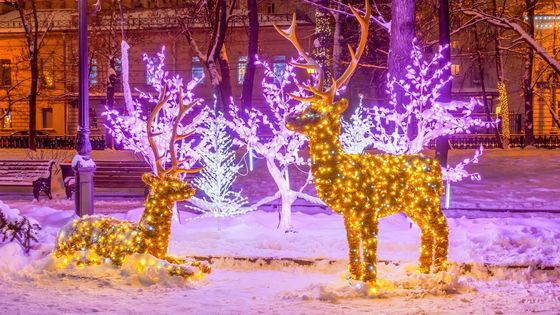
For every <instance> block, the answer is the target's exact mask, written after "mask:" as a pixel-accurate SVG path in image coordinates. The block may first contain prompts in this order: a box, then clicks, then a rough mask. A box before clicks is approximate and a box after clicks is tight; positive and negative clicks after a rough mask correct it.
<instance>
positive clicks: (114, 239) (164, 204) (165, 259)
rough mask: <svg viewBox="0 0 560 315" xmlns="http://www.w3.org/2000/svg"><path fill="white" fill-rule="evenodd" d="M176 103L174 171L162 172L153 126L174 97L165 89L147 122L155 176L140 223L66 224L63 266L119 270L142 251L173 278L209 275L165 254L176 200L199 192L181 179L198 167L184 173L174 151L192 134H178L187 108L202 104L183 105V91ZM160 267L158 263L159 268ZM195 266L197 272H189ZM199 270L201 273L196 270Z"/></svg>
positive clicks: (60, 246) (88, 220)
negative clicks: (71, 263)
mask: <svg viewBox="0 0 560 315" xmlns="http://www.w3.org/2000/svg"><path fill="white" fill-rule="evenodd" d="M177 94H178V96H177V97H176V98H177V99H176V102H177V103H178V104H179V111H178V115H177V118H176V119H175V120H174V121H173V125H172V128H173V129H172V130H173V133H172V135H171V139H170V140H169V146H168V150H169V153H168V154H169V157H170V162H171V167H170V168H168V169H165V168H164V164H165V163H164V162H163V161H164V159H165V157H166V156H167V154H165V153H163V154H162V153H160V152H159V148H158V145H157V143H156V141H155V140H154V138H155V137H157V136H161V135H162V133H161V132H155V131H154V130H153V128H152V126H153V122H154V121H155V120H156V118H157V116H158V113H159V112H160V111H161V110H162V108H163V107H164V106H165V105H166V104H168V103H169V100H170V98H171V96H172V95H173V93H169V94H168V93H167V89H166V87H165V86H163V88H162V90H161V91H160V97H159V100H158V103H157V105H156V106H155V108H154V110H153V111H152V113H151V114H150V117H149V119H148V121H147V124H146V125H147V126H146V127H147V135H148V142H149V144H150V147H151V149H152V151H153V156H154V157H155V166H156V171H155V174H150V173H147V174H144V175H143V176H142V181H144V183H145V184H146V185H147V186H148V187H149V191H150V193H149V195H148V196H147V197H146V202H145V207H144V212H143V214H142V217H141V218H140V220H139V221H138V223H134V222H131V221H126V220H118V219H115V218H112V217H105V216H85V217H83V218H80V219H77V220H73V221H72V222H70V223H68V224H67V225H66V226H65V227H63V228H62V230H61V231H60V232H59V234H58V237H57V241H56V248H55V251H54V255H55V256H56V257H58V258H61V257H65V259H64V260H65V263H66V262H67V261H68V260H70V261H75V262H76V263H77V264H88V265H91V264H100V263H102V262H104V261H107V260H109V261H111V262H112V263H113V264H115V265H117V266H121V265H122V264H123V262H124V260H125V259H126V257H128V256H130V255H132V254H135V253H139V254H146V253H148V254H151V255H153V256H155V257H156V258H157V259H159V260H160V263H162V264H161V265H163V266H165V268H166V269H167V271H168V272H169V274H171V275H178V276H182V277H185V278H188V277H191V276H193V275H195V274H196V273H199V274H200V273H206V272H210V268H209V266H207V265H205V264H201V263H200V262H192V263H191V264H190V266H186V265H185V264H184V260H183V259H177V258H174V257H171V256H167V247H168V245H169V239H170V236H171V218H172V215H173V207H174V205H175V203H176V202H177V201H182V200H186V199H188V198H190V197H192V196H193V195H194V193H195V189H194V188H193V187H192V186H191V185H190V184H189V183H188V182H185V181H183V180H181V179H180V177H179V176H178V175H179V174H180V173H191V172H197V171H199V170H197V169H185V168H181V167H180V166H179V165H180V164H181V163H184V162H186V161H188V159H186V160H178V159H177V153H176V151H175V145H176V142H177V141H178V140H180V139H185V138H187V137H188V136H190V135H191V134H190V133H188V134H179V129H178V128H179V126H180V124H181V120H182V119H183V118H184V116H185V115H186V113H187V112H188V110H189V108H190V107H191V106H192V105H193V104H195V103H196V102H197V101H198V100H195V101H193V102H191V103H190V104H184V103H183V92H182V89H180V88H179V90H178V91H177ZM158 266H159V265H158ZM191 267H194V268H191ZM196 269H198V272H197V270H196Z"/></svg>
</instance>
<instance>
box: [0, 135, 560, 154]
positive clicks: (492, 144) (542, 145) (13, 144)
mask: <svg viewBox="0 0 560 315" xmlns="http://www.w3.org/2000/svg"><path fill="white" fill-rule="evenodd" d="M90 142H91V147H92V149H93V150H105V149H106V148H107V143H106V141H105V137H104V136H92V137H90ZM36 143H37V148H39V149H57V150H72V149H75V148H76V137H74V136H42V135H41V136H37V137H36ZM449 143H450V144H451V147H452V148H454V149H477V148H479V147H480V146H483V147H484V148H486V149H495V148H498V140H497V139H496V135H495V134H460V135H452V136H450V137H449ZM509 145H510V147H512V148H524V147H525V146H526V145H525V136H524V135H523V134H512V135H511V137H510V140H509ZM534 146H535V147H536V148H539V149H560V135H552V136H537V137H535V143H534ZM27 147H29V136H0V149H18V148H27ZM429 147H430V148H432V149H433V148H435V141H432V142H431V143H430V145H429ZM115 149H117V150H122V149H123V148H122V145H118V144H115Z"/></svg>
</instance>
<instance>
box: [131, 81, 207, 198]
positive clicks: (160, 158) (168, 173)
mask: <svg viewBox="0 0 560 315" xmlns="http://www.w3.org/2000/svg"><path fill="white" fill-rule="evenodd" d="M170 98H171V95H167V89H166V87H165V85H163V88H162V91H161V94H160V98H159V100H158V103H157V105H156V106H155V108H154V110H153V111H152V113H151V114H150V117H149V118H148V121H147V126H146V127H147V133H148V142H149V144H150V148H151V149H152V152H153V154H154V158H155V164H156V165H155V166H156V174H150V173H147V174H144V175H143V176H142V181H143V182H144V183H146V185H148V187H149V188H150V192H152V193H154V194H155V195H160V196H165V197H166V198H167V199H168V200H169V201H172V202H175V201H180V200H185V199H189V198H190V197H192V196H193V195H194V193H195V189H194V188H193V187H192V186H191V185H190V184H189V183H188V182H186V181H183V180H181V178H180V177H179V174H181V173H196V172H198V171H200V169H185V168H181V167H180V165H181V164H182V163H184V162H186V161H188V159H186V160H178V159H177V152H176V151H175V145H176V142H177V141H180V140H182V139H185V138H187V137H189V136H191V135H192V133H193V132H191V133H187V134H182V135H179V134H178V133H179V126H180V124H181V121H182V120H183V118H184V117H185V115H186V113H187V112H188V110H189V108H191V107H192V106H193V105H194V104H196V103H197V102H198V101H199V100H198V99H197V100H194V101H192V102H190V103H189V104H184V103H183V91H182V89H179V95H178V103H179V113H178V114H177V118H176V119H175V120H174V121H173V125H172V126H171V128H172V133H171V139H170V140H169V156H170V157H171V165H170V167H169V168H167V169H166V168H165V165H164V164H165V163H164V158H165V156H166V155H167V154H165V153H163V154H162V153H160V152H159V149H158V146H157V143H156V141H155V140H154V137H157V136H159V135H161V133H156V132H154V131H153V127H152V126H153V123H154V121H155V119H156V117H157V115H158V113H159V112H160V111H161V109H162V108H163V106H164V105H165V104H167V103H168V102H169V99H170Z"/></svg>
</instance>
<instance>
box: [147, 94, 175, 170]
mask: <svg viewBox="0 0 560 315" xmlns="http://www.w3.org/2000/svg"><path fill="white" fill-rule="evenodd" d="M166 94H167V88H166V87H165V85H163V86H162V89H161V93H160V98H159V100H158V102H157V104H156V106H155V107H154V110H153V111H152V113H151V114H150V117H149V118H148V122H147V126H146V129H147V132H148V142H149V143H150V147H151V148H152V152H153V153H154V159H155V163H156V168H157V169H156V172H157V174H156V175H157V176H162V175H163V172H164V169H163V165H162V164H161V160H162V159H163V158H164V157H165V155H162V154H160V153H159V149H158V147H157V143H156V141H155V140H154V137H157V136H159V135H161V134H162V133H161V132H158V133H155V132H153V131H152V125H153V123H154V120H155V119H156V117H157V115H158V114H159V112H160V111H161V109H162V108H163V105H165V104H167V102H169V98H170V97H171V96H167V95H166Z"/></svg>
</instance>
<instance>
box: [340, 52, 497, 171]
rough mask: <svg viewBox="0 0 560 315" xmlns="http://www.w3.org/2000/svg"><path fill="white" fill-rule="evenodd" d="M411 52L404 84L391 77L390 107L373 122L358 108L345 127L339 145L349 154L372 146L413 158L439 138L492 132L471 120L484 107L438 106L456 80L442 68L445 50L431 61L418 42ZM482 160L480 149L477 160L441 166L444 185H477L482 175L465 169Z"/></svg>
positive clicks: (376, 112) (375, 111)
mask: <svg viewBox="0 0 560 315" xmlns="http://www.w3.org/2000/svg"><path fill="white" fill-rule="evenodd" d="M412 47H413V48H412V52H411V54H410V60H411V64H410V65H408V66H407V67H406V68H405V69H406V75H405V77H406V80H397V79H395V78H394V77H390V76H389V77H388V82H387V94H388V96H389V106H373V107H372V109H371V111H370V112H371V116H368V115H366V114H365V113H364V112H363V109H361V106H359V107H358V110H360V111H362V112H361V113H360V112H358V113H356V114H354V115H353V116H352V118H351V119H352V121H351V122H343V127H344V128H345V130H344V131H343V133H342V135H341V138H342V139H341V140H343V141H342V142H343V143H345V147H346V148H352V147H354V148H358V149H360V148H361V150H363V147H364V145H365V146H367V145H371V146H372V147H373V148H375V149H378V150H380V151H383V152H386V153H389V154H414V153H419V152H421V151H422V150H423V149H425V148H426V147H427V146H428V145H429V144H430V142H432V141H434V140H436V139H437V138H438V137H441V136H445V135H451V134H456V133H470V132H471V129H472V128H473V127H477V126H484V127H490V126H491V125H492V124H493V122H484V121H482V120H480V119H476V118H473V117H472V113H473V111H474V110H475V108H476V107H477V106H479V105H480V104H479V102H478V101H477V100H476V99H474V98H471V100H470V101H469V102H461V101H450V102H440V101H438V98H439V95H440V92H441V89H442V87H444V86H445V85H446V84H447V83H448V82H449V81H450V80H451V79H452V77H451V76H449V75H446V73H447V72H446V71H445V70H446V69H448V68H449V67H450V66H451V64H450V63H446V64H444V65H443V67H440V66H439V65H440V64H441V63H440V61H441V59H442V58H443V56H442V51H443V50H444V49H447V47H440V49H439V51H438V53H437V54H435V56H434V57H433V58H431V59H429V60H426V59H425V58H424V56H423V55H422V52H421V50H420V47H418V45H416V43H415V42H414V43H413V45H412ZM397 91H399V93H397ZM398 94H401V95H404V98H403V99H402V101H399V98H398V97H397V95H398ZM367 126H369V128H368V127H367ZM368 129H369V130H368ZM350 135H352V136H350ZM348 150H350V149H348ZM481 154H482V148H480V149H479V150H478V151H477V152H476V153H475V156H474V157H473V158H471V159H466V160H464V161H463V162H462V163H460V164H458V165H456V166H455V167H451V166H449V165H443V166H442V169H443V174H444V180H450V181H459V180H461V179H463V178H464V177H471V178H472V179H478V178H479V176H478V174H476V173H475V174H470V173H468V172H467V171H466V170H465V166H466V165H467V164H469V163H476V162H478V158H479V157H480V155H481Z"/></svg>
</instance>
